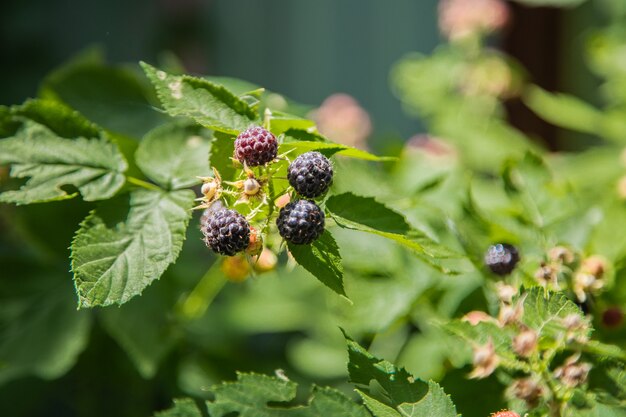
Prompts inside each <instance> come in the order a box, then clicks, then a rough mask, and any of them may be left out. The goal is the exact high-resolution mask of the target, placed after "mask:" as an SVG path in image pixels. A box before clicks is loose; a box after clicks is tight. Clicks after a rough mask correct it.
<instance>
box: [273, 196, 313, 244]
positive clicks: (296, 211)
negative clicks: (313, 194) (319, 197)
mask: <svg viewBox="0 0 626 417" xmlns="http://www.w3.org/2000/svg"><path fill="white" fill-rule="evenodd" d="M276 225H277V226H278V233H280V235H281V236H282V237H283V238H284V239H285V240H286V241H287V242H290V243H293V244H294V245H307V244H309V243H311V242H313V241H314V240H316V239H317V238H318V237H320V236H321V234H322V233H323V232H324V212H322V210H321V209H320V208H319V207H318V206H317V204H315V203H314V202H312V201H309V200H296V201H292V202H291V203H289V204H287V205H286V206H285V207H283V208H282V209H280V213H279V214H278V219H276Z"/></svg>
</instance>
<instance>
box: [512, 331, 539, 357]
mask: <svg viewBox="0 0 626 417" xmlns="http://www.w3.org/2000/svg"><path fill="white" fill-rule="evenodd" d="M538 339H539V335H537V332H536V331H534V330H532V329H526V330H523V331H522V332H521V333H520V334H518V335H517V336H515V338H514V339H513V351H514V352H515V353H517V354H518V355H519V356H522V357H525V358H527V357H529V356H531V355H532V354H533V353H534V352H536V351H537V341H538Z"/></svg>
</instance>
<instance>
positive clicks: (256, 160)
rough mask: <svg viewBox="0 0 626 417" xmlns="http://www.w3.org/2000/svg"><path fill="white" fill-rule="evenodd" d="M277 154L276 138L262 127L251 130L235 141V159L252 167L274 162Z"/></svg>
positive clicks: (240, 135) (241, 134)
mask: <svg viewBox="0 0 626 417" xmlns="http://www.w3.org/2000/svg"><path fill="white" fill-rule="evenodd" d="M277 153H278V142H276V138H275V137H274V135H273V134H272V133H271V132H269V131H267V130H265V129H263V128H262V127H260V126H256V127H251V128H249V129H248V130H246V131H244V132H242V133H240V134H239V136H237V139H235V158H237V159H238V160H239V162H241V163H242V164H243V163H244V162H245V163H246V165H248V166H250V167H254V166H258V165H265V164H267V163H268V162H271V161H273V160H274V158H276V154H277Z"/></svg>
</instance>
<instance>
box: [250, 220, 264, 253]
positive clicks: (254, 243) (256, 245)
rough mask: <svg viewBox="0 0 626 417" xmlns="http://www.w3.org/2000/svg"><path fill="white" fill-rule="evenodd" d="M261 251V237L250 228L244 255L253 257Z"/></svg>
mask: <svg viewBox="0 0 626 417" xmlns="http://www.w3.org/2000/svg"><path fill="white" fill-rule="evenodd" d="M262 250H263V237H262V236H261V234H260V233H259V232H258V231H257V230H256V229H255V228H254V227H250V243H249V244H248V247H247V248H246V253H247V254H248V255H251V256H254V255H258V254H259V253H261V251H262Z"/></svg>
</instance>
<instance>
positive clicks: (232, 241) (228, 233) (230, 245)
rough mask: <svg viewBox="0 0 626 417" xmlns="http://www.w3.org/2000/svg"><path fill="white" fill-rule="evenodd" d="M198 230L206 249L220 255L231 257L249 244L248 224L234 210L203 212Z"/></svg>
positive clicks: (224, 209)
mask: <svg viewBox="0 0 626 417" xmlns="http://www.w3.org/2000/svg"><path fill="white" fill-rule="evenodd" d="M200 229H201V230H202V234H204V243H206V245H207V247H209V248H210V249H211V250H213V251H214V252H217V253H219V254H220V255H228V256H233V255H235V254H236V253H238V252H241V251H243V250H244V249H246V248H247V247H248V244H249V243H250V224H249V223H248V221H247V220H246V218H245V217H243V216H242V215H241V214H239V213H237V212H236V211H235V210H230V209H227V208H223V207H221V208H217V209H212V208H210V209H207V210H205V212H204V213H203V215H202V218H201V219H200Z"/></svg>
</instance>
